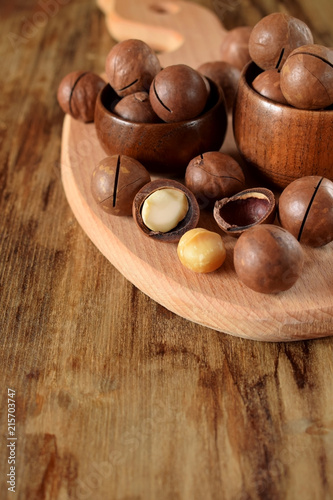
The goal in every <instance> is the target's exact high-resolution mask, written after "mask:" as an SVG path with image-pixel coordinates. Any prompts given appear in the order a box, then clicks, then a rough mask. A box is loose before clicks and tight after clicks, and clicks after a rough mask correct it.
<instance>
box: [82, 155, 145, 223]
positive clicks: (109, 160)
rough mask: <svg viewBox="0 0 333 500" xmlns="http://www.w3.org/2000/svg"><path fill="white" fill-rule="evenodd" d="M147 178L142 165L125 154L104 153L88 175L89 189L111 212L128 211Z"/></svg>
mask: <svg viewBox="0 0 333 500" xmlns="http://www.w3.org/2000/svg"><path fill="white" fill-rule="evenodd" d="M148 182H150V175H149V173H148V171H147V170H146V169H145V167H144V166H143V165H142V164H141V163H140V162H138V161H137V160H135V159H134V158H130V157H129V156H124V155H114V156H108V157H106V158H104V159H103V160H102V161H100V162H99V164H98V165H97V167H96V168H95V170H94V171H93V174H92V178H91V190H92V195H93V197H94V199H95V201H96V202H97V203H98V204H99V206H100V207H101V208H102V209H103V210H104V212H107V213H108V214H111V215H118V216H122V215H131V214H132V202H133V199H134V196H135V195H136V193H137V192H138V191H139V189H140V188H142V186H144V185H145V184H147V183H148Z"/></svg>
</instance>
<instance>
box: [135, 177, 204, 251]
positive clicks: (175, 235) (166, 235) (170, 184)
mask: <svg viewBox="0 0 333 500" xmlns="http://www.w3.org/2000/svg"><path fill="white" fill-rule="evenodd" d="M166 188H167V189H175V190H178V191H181V192H182V193H184V194H185V195H186V198H187V202H188V211H187V214H186V215H185V217H184V218H183V219H182V220H181V221H180V222H179V223H178V224H177V226H176V227H175V228H174V229H172V230H171V231H168V232H160V231H152V230H151V229H149V228H148V227H147V226H146V225H145V223H144V222H143V218H142V207H143V204H144V202H145V201H146V199H147V198H148V197H149V196H150V195H152V194H153V193H154V192H155V191H158V190H159V189H166ZM132 214H133V218H134V221H135V222H136V224H137V226H138V227H139V229H141V231H142V232H143V233H144V234H145V235H146V236H149V237H150V238H153V239H155V240H159V241H165V242H168V243H177V242H178V241H179V240H180V238H181V237H182V235H183V234H184V233H186V232H187V231H189V230H190V229H194V228H195V227H196V226H197V224H198V222H199V217H200V209H199V205H198V202H197V200H196V198H195V196H194V194H193V193H191V191H190V190H189V189H187V187H186V186H184V185H183V184H181V183H180V182H178V181H174V180H170V179H156V180H154V181H151V182H149V183H148V184H146V185H145V186H143V188H142V189H140V191H139V192H138V193H137V194H136V196H135V198H134V201H133V206H132Z"/></svg>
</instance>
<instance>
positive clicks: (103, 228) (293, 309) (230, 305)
mask: <svg viewBox="0 0 333 500" xmlns="http://www.w3.org/2000/svg"><path fill="white" fill-rule="evenodd" d="M137 4H139V5H140V9H138V8H137ZM162 4H163V5H164V6H166V5H168V8H169V11H168V12H163V13H162V7H161V13H159V12H158V8H157V5H158V4H156V3H154V5H155V7H154V9H155V10H153V11H152V9H151V5H153V4H152V2H146V1H141V2H136V1H135V0H133V1H128V0H127V1H125V0H121V2H119V3H114V2H113V9H116V10H112V9H110V10H108V15H107V22H108V27H109V29H110V31H111V32H112V33H113V34H114V36H115V34H117V39H125V38H129V37H130V34H129V32H128V31H127V30H128V26H137V27H138V26H139V28H141V29H142V33H145V32H146V30H147V29H148V30H149V26H150V25H151V24H154V26H155V34H158V33H159V29H158V28H157V27H158V26H159V22H158V20H161V21H160V22H161V25H162V20H163V25H162V27H163V29H164V30H172V29H173V33H174V35H173V36H175V33H179V35H180V37H181V38H182V43H181V44H178V46H176V49H175V51H174V52H168V53H163V54H161V56H160V59H161V63H162V65H163V66H166V65H168V64H172V63H173V62H183V63H186V64H189V65H191V66H192V67H197V66H198V65H199V64H200V63H201V62H204V61H208V60H216V59H218V57H219V45H220V43H221V40H222V37H223V35H224V34H225V30H224V29H223V27H222V26H221V24H220V22H219V20H218V19H217V18H216V16H215V15H214V14H213V13H212V12H210V11H208V10H206V9H204V8H202V7H200V6H198V5H194V4H190V3H186V2H162ZM172 5H174V9H173V10H172V7H171V6H172ZM106 6H107V4H106V2H104V5H103V8H104V9H105V11H106V10H107V8H106ZM118 6H119V9H121V11H120V10H119V11H118V10H117V7H118ZM176 7H177V9H176ZM165 8H166V7H165ZM126 9H127V10H126ZM170 9H171V10H170ZM112 13H113V14H114V15H113V17H112ZM110 16H111V17H110ZM133 16H134V18H133ZM135 16H138V17H137V20H135V19H136V18H135ZM172 26H174V28H172ZM137 29H138V28H137ZM117 30H118V31H117ZM163 33H164V35H165V31H163ZM193 33H196V35H195V36H194V35H193ZM135 36H136V35H135ZM149 36H150V37H153V35H152V33H150V34H149ZM132 37H134V36H133V34H132ZM141 38H143V36H142V37H141ZM159 40H160V37H159V36H157V38H156V42H157V45H158V43H160V42H159ZM173 40H174V38H173ZM151 44H152V43H151ZM222 151H224V152H227V153H229V154H230V153H231V154H233V156H236V155H237V152H236V146H235V144H234V141H233V135H232V128H231V124H230V123H229V130H228V134H227V138H226V140H225V143H224V145H223V147H222ZM105 156H106V155H105V153H104V151H103V150H102V149H101V147H100V145H99V143H98V140H97V137H96V133H95V128H94V124H88V125H85V124H82V123H80V122H77V121H75V120H73V119H72V118H70V117H69V116H66V118H65V121H64V127H63V137H62V181H63V186H64V189H65V192H66V196H67V199H68V202H69V204H70V206H71V208H72V210H73V212H74V215H75V217H76V218H77V220H78V222H79V223H80V225H81V226H82V228H83V230H84V231H85V232H86V233H87V235H88V236H89V238H90V239H91V240H92V241H93V242H94V244H95V245H96V246H97V248H98V249H99V250H100V251H101V252H102V253H103V254H104V255H105V257H106V258H107V259H108V260H109V261H110V262H111V263H112V264H113V265H114V266H115V267H116V268H117V269H118V270H119V271H120V272H121V273H122V274H123V275H124V276H125V277H126V278H127V279H128V280H129V281H131V282H132V283H133V284H134V285H135V286H137V287H138V288H139V289H140V290H142V291H143V292H144V293H145V294H147V295H148V296H150V297H151V298H152V299H154V300H156V301H157V302H159V303H160V304H162V305H163V306H164V307H166V308H167V309H169V310H171V311H173V312H174V313H176V314H179V315H180V316H183V317H184V318H187V319H189V320H191V321H194V322H196V323H199V324H202V325H205V326H208V327H210V328H213V329H215V330H218V331H223V332H226V333H230V334H232V335H236V336H240V337H244V338H250V339H255V340H265V341H289V340H300V339H310V338H319V337H325V336H329V335H331V334H333V296H332V285H333V259H332V244H331V245H327V246H326V247H324V248H320V249H311V248H304V250H305V265H304V272H303V274H302V276H301V278H300V279H299V281H298V282H297V283H296V284H295V285H294V286H293V287H292V288H291V289H290V290H288V291H286V292H284V293H280V294H278V295H274V296H273V295H263V294H258V293H256V292H254V291H252V290H250V289H248V288H246V287H245V286H244V285H243V284H242V283H241V282H240V281H239V280H238V279H237V276H236V274H235V271H234V267H233V247H234V245H235V241H236V240H235V239H234V238H232V237H230V236H225V235H223V239H224V242H225V245H226V248H227V259H226V262H225V263H224V265H223V266H222V267H221V269H219V270H218V271H216V272H214V273H211V274H206V275H197V274H195V273H193V272H191V271H189V270H187V269H185V268H184V267H182V265H181V264H180V262H179V261H178V258H177V251H176V249H177V245H176V244H167V243H162V242H157V241H153V240H150V239H149V238H148V237H146V236H145V235H143V234H142V233H141V232H140V231H139V229H138V228H137V227H136V225H135V223H134V221H133V220H132V218H131V217H125V218H117V217H112V216H109V215H107V214H106V213H104V212H103V211H102V210H101V209H100V208H99V207H98V206H97V205H96V203H95V202H94V200H93V198H92V195H91V193H90V177H91V173H92V170H93V169H94V167H95V165H96V164H97V163H98V162H99V161H100V160H101V159H102V158H103V157H105ZM199 226H200V227H206V228H207V229H211V230H214V231H217V232H220V231H219V228H218V226H217V225H216V223H215V221H214V219H213V217H212V214H211V213H210V212H205V211H203V212H202V214H201V218H200V222H199ZM78 258H79V256H78Z"/></svg>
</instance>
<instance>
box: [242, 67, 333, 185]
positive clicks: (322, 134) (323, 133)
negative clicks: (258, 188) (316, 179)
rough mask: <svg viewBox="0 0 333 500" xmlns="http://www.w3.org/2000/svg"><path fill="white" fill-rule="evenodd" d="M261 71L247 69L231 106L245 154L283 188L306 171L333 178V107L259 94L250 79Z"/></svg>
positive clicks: (258, 171) (256, 170) (268, 179)
mask: <svg viewBox="0 0 333 500" xmlns="http://www.w3.org/2000/svg"><path fill="white" fill-rule="evenodd" d="M260 72H261V70H260V69H259V68H258V67H257V66H256V65H255V64H254V63H249V64H248V65H247V66H246V67H245V68H244V70H243V72H242V75H241V78H240V82H239V87H238V92H237V96H236V101H235V105H234V111H233V128H234V136H235V141H236V144H237V147H238V149H239V152H240V154H241V155H242V157H243V159H244V160H245V161H246V162H247V163H248V164H249V165H250V167H252V169H253V170H254V173H256V174H259V175H260V176H261V177H262V178H263V180H264V181H266V182H267V183H268V184H273V185H275V186H276V187H279V188H284V187H286V186H287V185H288V184H289V183H290V182H292V181H293V180H295V179H297V178H299V177H303V176H305V175H320V176H323V177H327V178H328V179H331V180H332V179H333V160H332V144H333V110H332V109H329V110H328V109H327V110H317V111H308V110H303V109H297V108H293V107H291V106H288V105H284V104H278V103H275V102H273V101H271V100H270V99H267V98H265V97H263V96H261V95H259V94H258V93H257V92H256V91H255V90H254V89H253V88H252V87H251V82H252V81H253V80H254V78H255V77H256V76H257V75H258V74H259V73H260Z"/></svg>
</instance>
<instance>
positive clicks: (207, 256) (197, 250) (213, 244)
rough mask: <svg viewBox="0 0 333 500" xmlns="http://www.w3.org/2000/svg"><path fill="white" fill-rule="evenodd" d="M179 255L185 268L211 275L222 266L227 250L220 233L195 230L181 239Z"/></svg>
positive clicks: (178, 248)
mask: <svg viewBox="0 0 333 500" xmlns="http://www.w3.org/2000/svg"><path fill="white" fill-rule="evenodd" d="M177 254H178V257H179V260H180V262H181V263H182V264H183V266H185V267H187V268H188V269H190V270H191V271H194V272H196V273H210V272H213V271H216V269H218V268H219V267H221V266H222V264H223V262H224V261H225V257H226V249H225V246H224V243H223V241H222V238H221V236H220V235H219V234H218V233H214V232H213V231H208V230H207V229H203V228H195V229H191V230H190V231H187V233H185V234H184V235H183V236H182V237H181V239H180V240H179V243H178V247H177Z"/></svg>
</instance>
